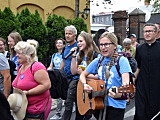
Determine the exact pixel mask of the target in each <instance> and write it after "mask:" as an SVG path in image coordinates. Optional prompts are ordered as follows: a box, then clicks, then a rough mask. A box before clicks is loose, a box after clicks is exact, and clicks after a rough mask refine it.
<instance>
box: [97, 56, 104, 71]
mask: <svg viewBox="0 0 160 120" xmlns="http://www.w3.org/2000/svg"><path fill="white" fill-rule="evenodd" d="M103 59H104V56H101V57H100V58H99V60H98V65H97V70H98V68H99V67H100V66H101V63H102V61H103Z"/></svg>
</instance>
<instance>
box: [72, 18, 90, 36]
mask: <svg viewBox="0 0 160 120" xmlns="http://www.w3.org/2000/svg"><path fill="white" fill-rule="evenodd" d="M69 23H70V24H72V25H74V26H75V27H76V29H77V35H79V34H80V32H81V31H86V32H87V25H86V24H85V22H84V20H83V19H82V18H74V19H73V20H70V21H69Z"/></svg>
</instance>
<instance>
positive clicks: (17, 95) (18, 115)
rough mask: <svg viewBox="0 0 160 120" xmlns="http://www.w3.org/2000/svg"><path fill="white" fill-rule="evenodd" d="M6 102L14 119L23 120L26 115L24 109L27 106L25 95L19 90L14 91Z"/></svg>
mask: <svg viewBox="0 0 160 120" xmlns="http://www.w3.org/2000/svg"><path fill="white" fill-rule="evenodd" d="M8 102H9V105H10V110H11V113H12V115H13V117H14V119H15V120H23V119H24V117H25V115H26V108H27V105H28V101H27V97H26V95H25V93H24V92H23V91H22V90H20V89H14V90H13V93H12V94H10V95H9V97H8Z"/></svg>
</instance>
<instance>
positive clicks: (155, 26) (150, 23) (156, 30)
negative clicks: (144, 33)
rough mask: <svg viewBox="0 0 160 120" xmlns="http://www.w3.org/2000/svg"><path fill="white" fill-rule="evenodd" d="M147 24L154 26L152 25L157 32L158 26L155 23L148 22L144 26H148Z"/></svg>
mask: <svg viewBox="0 0 160 120" xmlns="http://www.w3.org/2000/svg"><path fill="white" fill-rule="evenodd" d="M146 26H152V27H153V28H154V31H155V32H157V27H156V25H155V24H153V23H146V24H145V25H144V27H146ZM144 27H143V28H144Z"/></svg>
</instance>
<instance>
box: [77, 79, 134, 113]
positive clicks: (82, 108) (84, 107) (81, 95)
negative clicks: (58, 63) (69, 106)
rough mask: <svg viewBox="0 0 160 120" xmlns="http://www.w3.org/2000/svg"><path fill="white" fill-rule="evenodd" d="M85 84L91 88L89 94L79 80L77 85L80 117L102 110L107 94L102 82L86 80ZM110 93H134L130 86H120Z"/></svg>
mask: <svg viewBox="0 0 160 120" xmlns="http://www.w3.org/2000/svg"><path fill="white" fill-rule="evenodd" d="M87 84H88V85H90V86H91V87H92V88H93V91H92V92H91V93H87V92H85V91H84V89H83V85H82V82H81V81H80V80H79V82H78V85H77V107H78V111H79V113H80V114H81V115H85V114H92V113H94V111H95V110H98V109H104V97H105V95H107V94H108V90H106V88H105V83H104V81H103V80H95V79H87ZM112 91H114V92H118V93H134V87H133V85H132V84H129V85H125V86H121V87H119V88H118V89H116V88H113V89H112Z"/></svg>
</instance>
